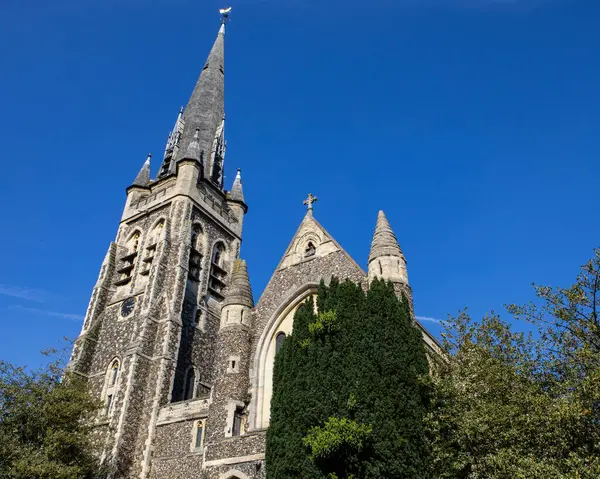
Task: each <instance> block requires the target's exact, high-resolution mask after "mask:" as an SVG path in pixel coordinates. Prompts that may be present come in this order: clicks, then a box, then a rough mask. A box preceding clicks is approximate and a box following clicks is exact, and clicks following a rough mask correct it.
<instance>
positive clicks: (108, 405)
mask: <svg viewBox="0 0 600 479" xmlns="http://www.w3.org/2000/svg"><path fill="white" fill-rule="evenodd" d="M120 369H121V363H120V362H119V360H118V359H113V361H112V362H111V363H110V365H109V367H108V370H107V371H106V377H105V379H104V394H103V395H102V396H103V398H102V399H103V400H104V414H105V415H106V416H109V415H110V414H111V413H112V411H113V409H114V403H115V397H116V393H117V386H118V382H119V373H120Z"/></svg>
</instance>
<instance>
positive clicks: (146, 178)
mask: <svg viewBox="0 0 600 479" xmlns="http://www.w3.org/2000/svg"><path fill="white" fill-rule="evenodd" d="M150 158H152V154H151V153H148V158H146V161H145V162H144V165H143V166H142V168H141V169H140V172H139V173H138V174H137V176H136V177H135V180H133V186H144V187H146V186H148V185H149V184H150Z"/></svg>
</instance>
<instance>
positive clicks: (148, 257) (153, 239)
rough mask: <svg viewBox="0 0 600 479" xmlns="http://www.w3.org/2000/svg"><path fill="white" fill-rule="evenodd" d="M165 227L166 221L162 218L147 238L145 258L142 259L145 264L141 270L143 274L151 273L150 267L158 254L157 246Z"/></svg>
mask: <svg viewBox="0 0 600 479" xmlns="http://www.w3.org/2000/svg"><path fill="white" fill-rule="evenodd" d="M164 227H165V221H164V220H160V221H159V222H158V223H156V225H155V226H154V228H152V231H151V232H150V235H149V236H148V239H147V240H146V244H147V246H146V247H145V248H144V259H143V260H142V261H143V266H142V271H140V274H141V275H148V274H150V268H151V267H152V263H153V262H154V257H155V255H156V247H157V245H158V242H159V241H160V237H161V234H162V231H163V229H164Z"/></svg>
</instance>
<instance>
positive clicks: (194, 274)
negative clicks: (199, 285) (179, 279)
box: [188, 224, 203, 281]
mask: <svg viewBox="0 0 600 479" xmlns="http://www.w3.org/2000/svg"><path fill="white" fill-rule="evenodd" d="M202 243H203V234H202V228H201V227H200V225H198V224H195V225H194V226H193V227H192V236H191V238H190V263H189V267H188V277H189V279H191V280H192V281H200V270H201V269H202V268H201V266H202Z"/></svg>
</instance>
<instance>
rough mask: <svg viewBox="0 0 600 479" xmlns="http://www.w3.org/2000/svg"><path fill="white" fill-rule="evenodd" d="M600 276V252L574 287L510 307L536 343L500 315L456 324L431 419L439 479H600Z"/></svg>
mask: <svg viewBox="0 0 600 479" xmlns="http://www.w3.org/2000/svg"><path fill="white" fill-rule="evenodd" d="M599 271H600V256H599V254H598V252H596V255H595V258H594V259H592V260H591V261H590V262H588V263H587V264H586V265H584V266H583V268H582V272H581V274H580V275H579V276H578V278H577V280H576V283H575V284H574V285H573V286H571V287H569V288H548V287H536V291H537V294H538V298H539V299H540V301H538V302H537V303H534V304H529V305H526V306H516V305H511V306H509V307H508V309H509V311H510V312H511V313H513V314H514V316H515V317H516V318H517V320H519V319H525V320H527V321H530V322H532V323H534V324H535V325H536V326H537V327H538V328H539V334H536V335H535V336H534V335H532V334H529V335H525V334H523V333H519V332H514V331H513V330H512V329H511V326H510V325H509V324H508V323H506V322H504V321H502V320H501V319H500V318H499V317H498V316H497V315H495V314H493V313H492V314H490V315H489V316H486V317H485V318H483V319H482V320H481V321H480V322H476V321H473V320H472V319H471V318H470V317H469V316H468V314H466V312H463V313H461V314H460V315H459V316H457V317H456V318H450V320H449V321H448V323H447V324H446V325H445V332H444V337H445V340H444V343H445V344H444V347H445V349H446V351H447V353H448V354H447V357H446V359H447V361H443V362H441V363H438V364H437V366H436V368H435V373H434V374H433V382H434V384H435V404H436V407H435V408H434V409H433V410H432V411H433V412H431V413H430V414H429V415H428V418H427V424H428V427H429V433H430V439H431V444H432V448H433V456H434V461H433V465H434V469H433V473H432V477H434V478H440V479H441V478H469V479H471V478H472V479H475V478H486V479H496V478H498V479H500V478H508V477H510V478H532V479H537V478H539V479H546V478H573V479H575V478H590V479H591V478H597V477H599V476H600V426H599V425H600V414H599V410H598V408H599V407H600V394H599V388H600V381H599V380H600V374H599V373H600V349H599V348H598V345H600V341H599V339H600V336H598V328H597V316H596V310H597V305H598V301H599V300H600V299H599V298H598V296H599V295H598V294H597V292H598V277H599Z"/></svg>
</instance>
